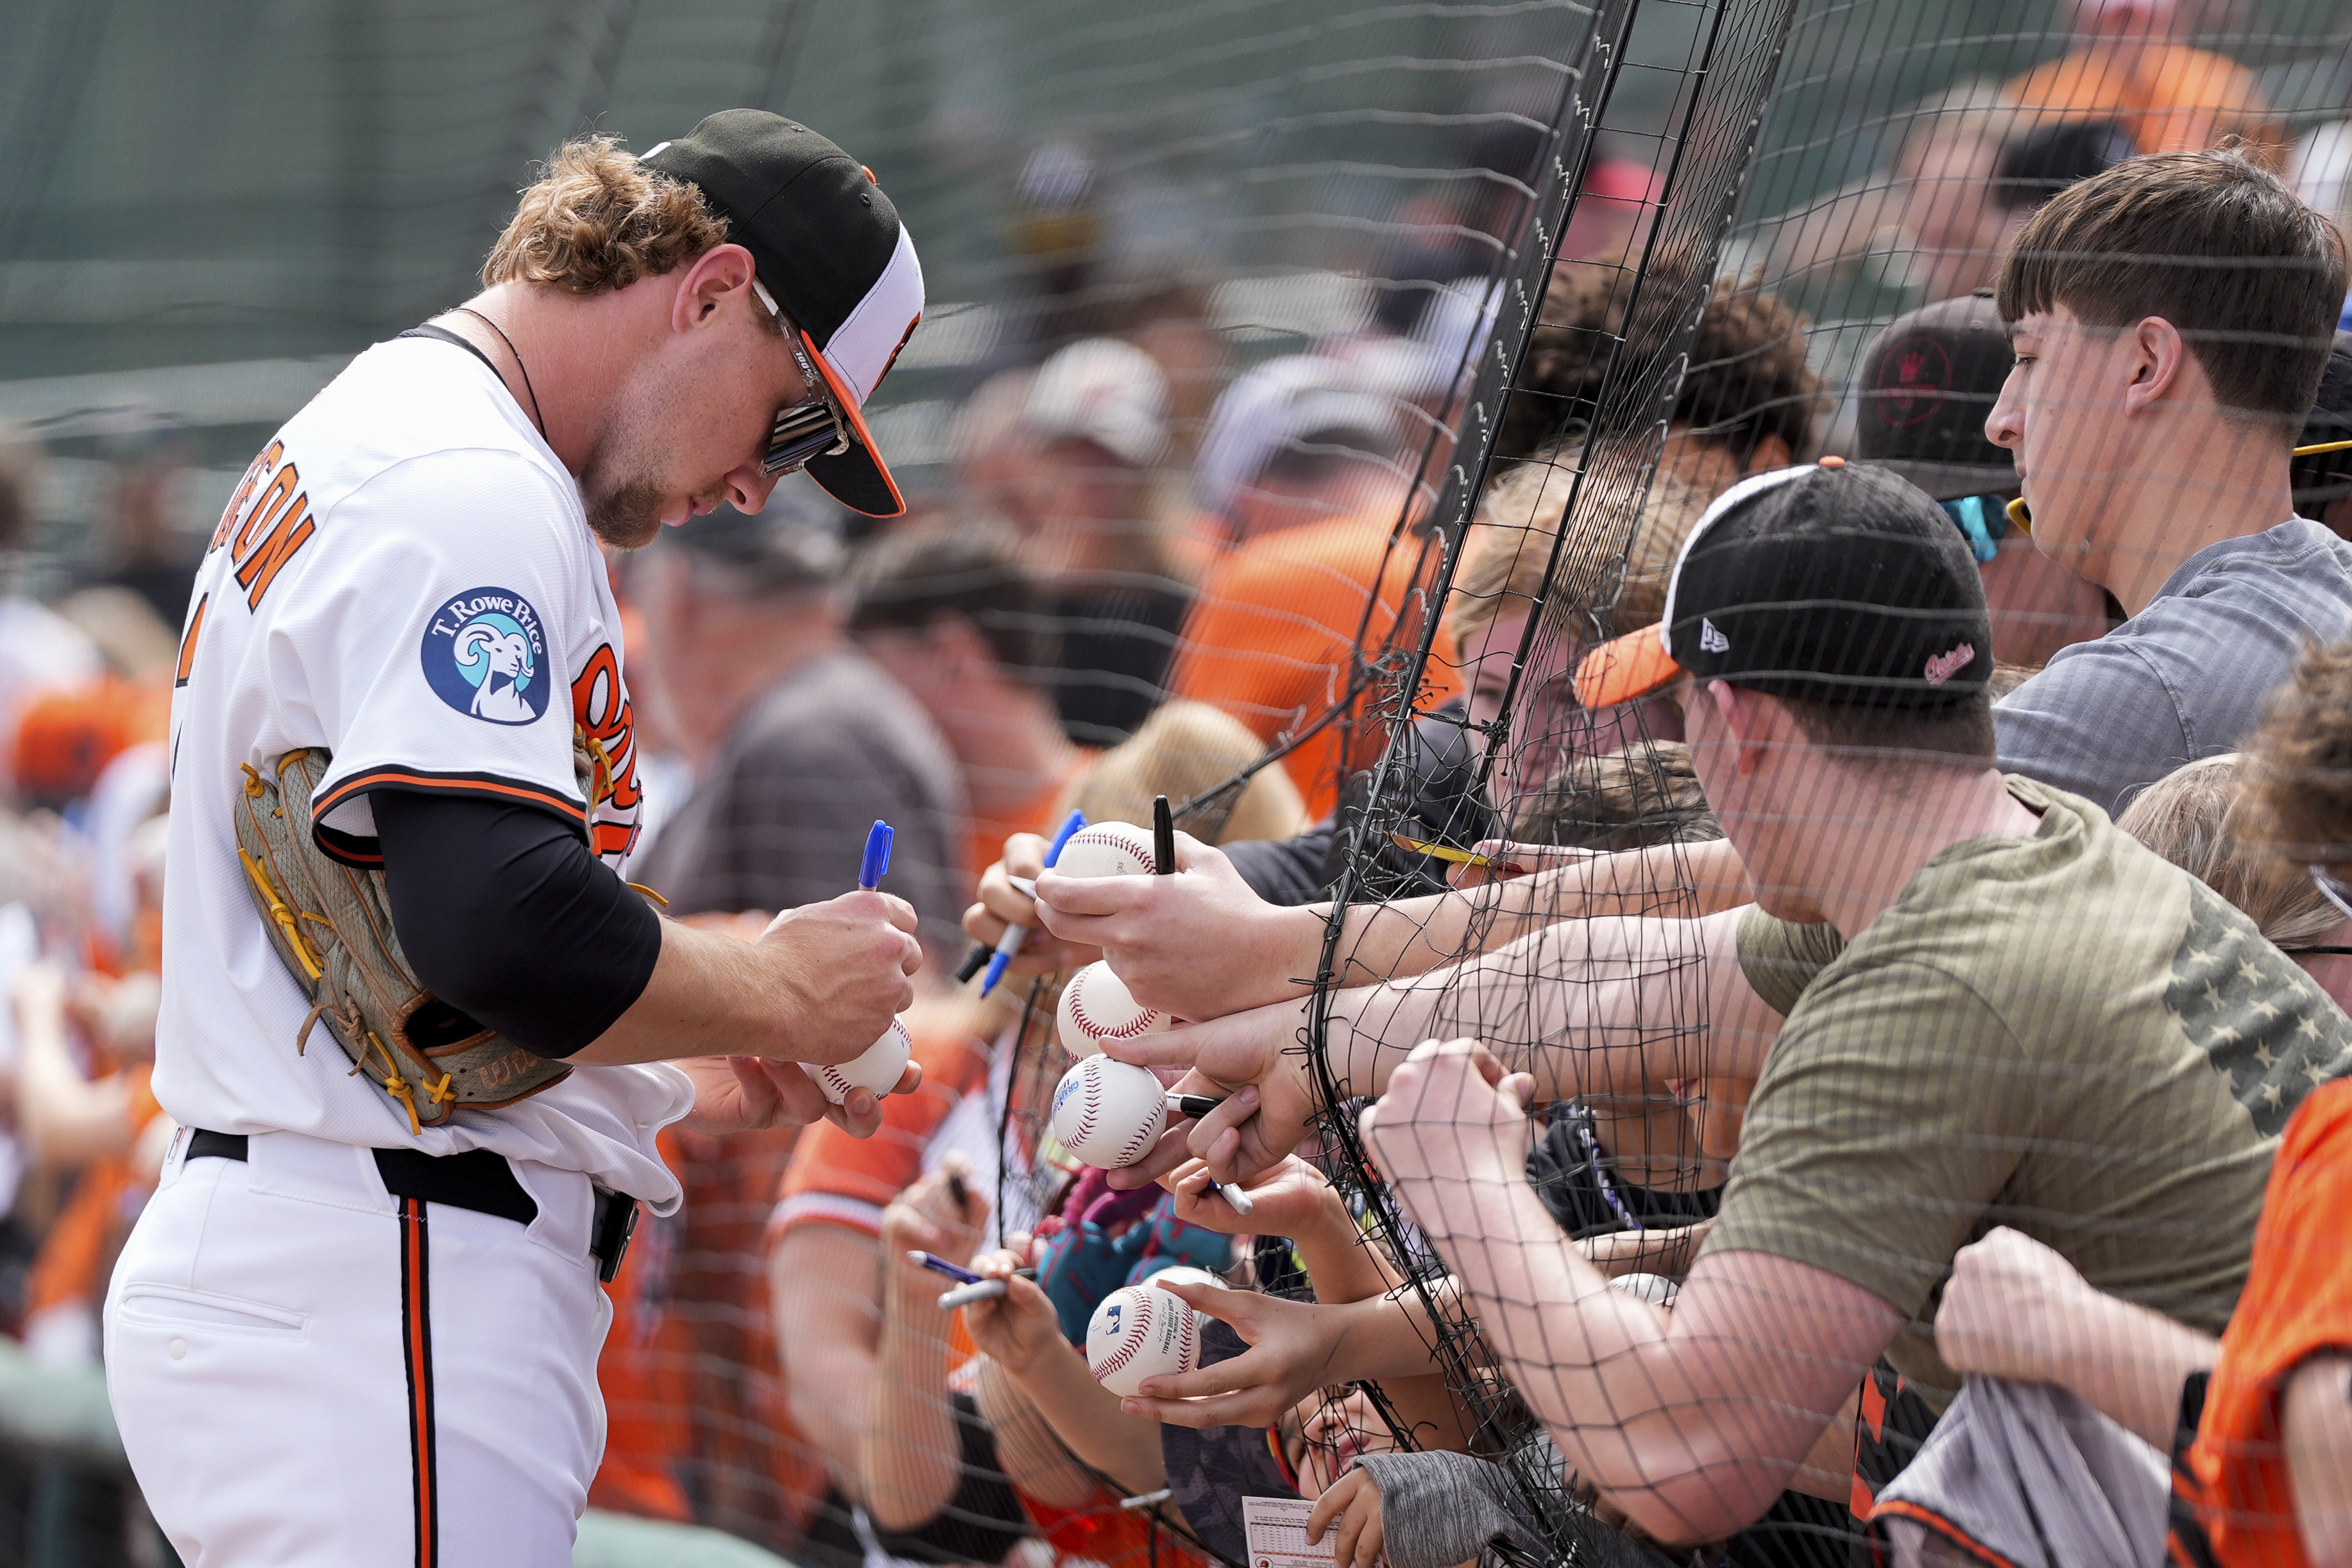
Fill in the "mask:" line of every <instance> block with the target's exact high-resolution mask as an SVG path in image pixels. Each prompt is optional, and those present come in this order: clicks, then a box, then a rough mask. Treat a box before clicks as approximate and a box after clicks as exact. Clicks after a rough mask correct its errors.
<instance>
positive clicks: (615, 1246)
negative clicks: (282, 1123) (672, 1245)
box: [187, 1127, 637, 1284]
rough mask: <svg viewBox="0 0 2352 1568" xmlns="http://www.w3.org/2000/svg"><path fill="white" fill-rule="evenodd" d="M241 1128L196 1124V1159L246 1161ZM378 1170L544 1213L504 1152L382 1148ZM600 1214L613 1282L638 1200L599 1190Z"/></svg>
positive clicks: (601, 1258)
mask: <svg viewBox="0 0 2352 1568" xmlns="http://www.w3.org/2000/svg"><path fill="white" fill-rule="evenodd" d="M245 1152H246V1141H245V1134H244V1133H242V1132H214V1131H209V1130H208V1129H205V1128H202V1127H199V1128H196V1129H194V1131H191V1132H190V1133H189V1134H188V1154H187V1157H188V1158H189V1159H191V1160H242V1159H244V1158H245ZM373 1153H374V1155H375V1168H376V1171H377V1173H379V1174H381V1175H382V1176H383V1189H384V1191H386V1192H388V1193H390V1194H392V1195H393V1196H394V1197H396V1198H415V1199H418V1200H420V1201H422V1202H424V1203H428V1204H447V1205H449V1206H450V1207H451V1208H460V1209H471V1210H473V1211H474V1212H475V1213H476V1214H487V1215H497V1216H498V1217H499V1218H500V1219H510V1220H512V1221H514V1222H515V1223H516V1224H517V1225H529V1224H530V1222H531V1221H533V1220H535V1219H537V1218H538V1217H539V1205H538V1203H537V1202H536V1201H534V1200H533V1199H532V1197H531V1195H530V1194H529V1193H527V1192H525V1191H524V1190H523V1185H522V1183H521V1182H520V1181H518V1180H516V1179H515V1173H514V1167H513V1166H512V1165H510V1164H509V1163H507V1158H506V1156H505V1155H503V1154H499V1153H495V1152H491V1151H490V1150H488V1149H468V1150H467V1151H466V1152H464V1153H462V1154H440V1155H434V1154H426V1153H422V1152H419V1151H417V1150H415V1149H377V1150H374V1151H373ZM594 1191H595V1194H596V1213H595V1217H594V1220H593V1224H592V1225H591V1226H590V1234H591V1235H592V1237H593V1240H592V1241H590V1243H589V1246H588V1250H589V1251H590V1252H591V1253H592V1254H593V1255H594V1256H595V1258H596V1265H597V1267H596V1278H597V1279H602V1280H604V1281H605V1282H606V1283H607V1284H609V1283H611V1282H612V1279H613V1276H614V1275H615V1274H618V1273H619V1272H620V1271H621V1259H622V1258H625V1257H627V1256H628V1252H629V1237H631V1236H633V1235H634V1234H635V1232H636V1228H637V1200H636V1199H635V1198H633V1197H630V1196H629V1195H627V1194H625V1193H608V1192H606V1191H604V1189H603V1188H602V1187H598V1188H596V1189H594Z"/></svg>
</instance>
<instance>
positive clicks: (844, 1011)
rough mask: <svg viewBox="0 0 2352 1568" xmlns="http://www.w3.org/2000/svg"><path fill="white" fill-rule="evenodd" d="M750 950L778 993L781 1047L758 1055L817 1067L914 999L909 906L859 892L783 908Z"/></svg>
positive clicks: (917, 964) (865, 1040) (837, 1058)
mask: <svg viewBox="0 0 2352 1568" xmlns="http://www.w3.org/2000/svg"><path fill="white" fill-rule="evenodd" d="M752 947H753V949H754V950H755V951H756V952H758V953H759V955H760V957H761V961H762V962H763V963H766V964H767V965H768V968H769V973H771V974H772V976H773V977H774V979H775V981H776V982H777V984H778V987H779V989H780V990H781V992H782V997H781V1003H782V1005H781V1009H780V1011H781V1014H782V1019H781V1021H782V1024H783V1047H782V1049H780V1050H775V1051H762V1052H761V1053H760V1054H761V1055H772V1056H781V1057H788V1058H791V1059H792V1060H793V1061H802V1062H814V1063H817V1064H820V1065H824V1064H830V1063H834V1062H845V1061H848V1060H849V1059H851V1058H854V1057H856V1056H858V1055H860V1054H861V1053H863V1052H864V1051H865V1050H866V1047H869V1046H871V1045H873V1044H874V1042H875V1041H876V1040H877V1039H879V1038H880V1037H881V1036H882V1034H883V1032H884V1031H885V1030H887V1029H888V1028H889V1026H890V1020H891V1019H892V1018H893V1017H896V1016H898V1014H900V1013H902V1012H904V1011H905V1010H906V1008H907V1006H908V1004H909V1003H911V1002H913V1001H914V999H915V987H914V983H913V981H912V980H911V979H910V978H909V976H911V975H912V974H913V973H915V971H917V970H918V969H920V968H921V967H922V966H923V946H922V943H920V942H917V941H916V940H915V908H914V906H913V905H912V904H909V903H908V902H907V900H904V899H900V898H894V897H893V896H891V895H890V894H888V893H878V892H874V891H871V890H868V889H858V890H856V891H853V892H847V893H844V894H842V895H841V896H840V897H839V898H834V899H827V900H824V902H823V903H817V904H803V905H802V906H801V907H800V908H798V909H793V910H785V911H784V912H783V913H782V914H780V915H778V916H777V917H776V918H775V919H774V920H773V921H770V922H769V923H768V929H767V930H766V931H761V933H760V940H759V941H758V942H754V943H752ZM812 1120H814V1118H812Z"/></svg>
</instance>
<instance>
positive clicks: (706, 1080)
mask: <svg viewBox="0 0 2352 1568" xmlns="http://www.w3.org/2000/svg"><path fill="white" fill-rule="evenodd" d="M672 1065H673V1066H675V1067H676V1068H678V1070H680V1071H681V1072H683V1073H685V1074H686V1076H687V1077H688V1079H690V1080H692V1082H693V1084H694V1109H693V1110H690V1111H688V1113H687V1118H686V1123H685V1124H686V1125H687V1126H688V1128H691V1129H692V1130H693V1131H697V1132H749V1131H753V1130H755V1129H758V1128H761V1127H798V1126H805V1125H806V1124H807V1123H809V1122H812V1121H830V1122H832V1123H833V1124H834V1125H835V1126H836V1127H838V1128H840V1129H841V1130H842V1131H845V1132H846V1133H848V1134H849V1135H850V1136H851V1137H852V1138H871V1137H873V1136H874V1134H875V1133H876V1132H877V1131H879V1130H880V1128H881V1126H882V1101H881V1100H880V1098H879V1097H877V1095H876V1094H875V1093H874V1092H873V1091H872V1090H871V1089H851V1090H850V1091H849V1096H848V1098H847V1099H846V1100H843V1101H842V1103H840V1104H839V1105H835V1104H833V1103H831V1102H830V1101H828V1100H826V1099H825V1098H824V1090H823V1089H819V1088H818V1087H817V1086H816V1080H815V1079H813V1078H811V1077H809V1075H808V1073H807V1072H806V1071H805V1070H803V1068H802V1067H801V1065H800V1064H799V1063H798V1062H786V1061H774V1060H772V1059H770V1058H766V1057H688V1058H684V1059H683V1060H680V1061H677V1062H675V1063H673V1064H672ZM922 1081H923V1068H922V1064H921V1063H919V1062H908V1064H907V1070H906V1071H905V1072H903V1073H900V1074H899V1075H898V1085H897V1086H896V1087H895V1088H894V1089H892V1090H891V1091H890V1092H892V1093H893V1094H912V1093H913V1092H914V1091H915V1089H917V1088H918V1087H919V1085H920V1084H921V1083H922Z"/></svg>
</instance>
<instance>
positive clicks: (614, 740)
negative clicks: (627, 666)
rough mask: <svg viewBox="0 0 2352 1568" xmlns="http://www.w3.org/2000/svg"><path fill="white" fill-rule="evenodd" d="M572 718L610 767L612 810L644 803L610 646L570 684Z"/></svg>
mask: <svg viewBox="0 0 2352 1568" xmlns="http://www.w3.org/2000/svg"><path fill="white" fill-rule="evenodd" d="M572 720H573V721H574V722H576V723H577V724H578V725H579V726H580V727H581V728H582V729H583V730H585V731H588V733H590V734H591V735H593V736H594V737H595V738H596V743H597V744H598V745H599V746H602V747H603V748H604V756H605V760H606V761H608V762H609V763H611V764H612V767H613V806H614V809H615V810H618V811H628V810H631V809H633V808H634V807H635V805H637V804H638V802H640V801H642V800H643V799H645V792H644V790H642V789H641V788H639V787H638V784H637V750H636V744H635V742H636V711H635V709H634V708H633V707H632V706H631V705H630V702H629V697H628V692H627V690H626V689H625V688H624V687H623V686H622V684H621V661H620V659H619V658H618V657H616V656H615V655H614V652H613V646H612V644H610V643H606V644H604V645H603V646H602V647H598V648H597V650H596V651H595V652H594V653H593V654H591V655H589V656H588V663H587V665H586V666H585V667H584V668H583V669H582V670H581V671H580V674H579V676H578V678H577V679H574V680H573V681H572ZM614 826H616V827H617V826H620V825H619V824H614ZM605 852H606V851H602V850H600V851H599V853H605Z"/></svg>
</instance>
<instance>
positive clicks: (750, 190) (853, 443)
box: [639, 109, 923, 517]
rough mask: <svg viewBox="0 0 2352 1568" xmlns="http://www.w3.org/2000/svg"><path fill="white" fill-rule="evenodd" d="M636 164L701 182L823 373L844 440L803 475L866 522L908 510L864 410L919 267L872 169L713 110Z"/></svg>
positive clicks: (899, 330)
mask: <svg viewBox="0 0 2352 1568" xmlns="http://www.w3.org/2000/svg"><path fill="white" fill-rule="evenodd" d="M639 161H640V162H642V163H646V165H647V166H649V167H651V168H654V169H657V170H659V171H661V172H662V173H663V174H669V175H671V176H673V177H675V178H677V179H680V180H689V181H692V182H693V183H694V184H696V185H698V186H699V187H700V188H701V191H702V197H703V200H704V201H705V202H706V203H707V204H708V205H709V206H710V208H711V210H712V211H713V212H714V213H716V214H717V215H718V216H720V217H723V218H725V219H726V220H727V227H728V235H729V237H730V238H731V239H732V240H733V241H734V242H735V243H736V244H738V245H740V246H741V247H744V248H745V249H746V250H749V251H750V252H751V260H752V264H753V265H754V267H755V268H757V269H758V272H759V278H760V281H761V283H762V284H763V285H764V286H765V287H766V288H767V289H768V291H769V292H770V293H771V294H772V295H773V296H774V297H775V300H776V302H777V304H779V305H780V306H782V309H783V313H784V315H785V317H786V318H787V319H788V320H789V321H790V322H791V324H792V326H793V328H794V329H796V330H797V331H798V332H799V334H800V338H801V342H802V345H803V347H804V348H805V349H806V350H807V351H808V353H809V356H810V358H811V359H813V360H814V362H815V363H816V367H817V369H818V371H819V373H820V374H823V375H824V381H825V386H826V388H827V390H828V391H829V392H830V393H831V394H832V396H833V401H834V404H835V407H836V408H837V409H838V411H839V412H840V414H841V416H842V417H843V419H844V421H845V423H846V424H847V425H848V426H849V433H850V437H851V439H850V441H849V444H848V446H847V447H845V449H844V450H842V451H840V452H836V453H830V454H826V455H824V456H820V457H817V458H812V459H811V460H810V462H809V465H808V471H809V477H810V478H811V479H814V480H815V481H816V482H817V483H818V484H820V485H822V486H824V489H825V490H826V491H827V492H828V493H829V494H831V495H832V496H833V498H834V499H835V500H838V501H840V502H841V503H842V504H843V505H844V506H846V507H849V508H851V509H853V510H857V511H862V512H864V513H866V515H867V516H868V517H896V516H898V514H899V513H900V512H902V511H904V510H907V502H906V498H905V497H904V496H902V495H901V494H900V493H899V490H898V481H897V480H896V479H892V478H891V477H890V470H889V468H888V467H887V465H886V464H885V463H884V462H883V460H882V453H881V450H880V448H878V447H876V446H875V444H874V435H873V432H872V431H871V430H869V429H868V428H867V427H866V418H865V415H864V413H863V408H864V405H865V403H866V399H867V398H869V397H871V396H873V395H874V392H875V389H876V388H877V387H878V386H880V385H881V384H882V378H883V377H884V376H886V375H887V374H889V373H890V366H891V364H892V363H894V362H895V361H896V360H897V359H898V351H899V350H901V349H903V348H905V347H906V346H907V340H908V338H909V337H911V336H912V335H913V334H914V331H915V326H916V323H917V322H919V321H921V319H922V314H923V268H922V264H921V263H920V262H919V261H918V260H917V259H916V257H915V242H914V241H913V240H912V239H911V238H909V237H908V234H907V229H906V226H905V225H904V224H902V223H900V222H899V221H898V208H897V207H895V206H893V205H891V204H890V198H889V197H887V196H886V195H883V194H882V187H881V186H880V185H879V184H877V183H876V182H875V179H874V173H873V171H872V170H870V169H868V168H866V166H865V165H864V164H863V163H858V162H857V160H856V159H855V158H852V157H851V156H850V155H849V154H848V153H845V152H843V151H842V150H841V148H840V147H839V146H837V145H835V143H834V142H831V141H828V140H827V139H826V138H824V137H823V136H820V135H818V134H817V133H816V132H814V131H811V130H810V129H809V128H808V127H807V126H805V125H803V124H800V123H799V122H797V121H791V120H787V119H785V118H784V117H783V116H782V115H780V114H770V113H768V112H766V111H765V110H757V109H729V110H721V111H720V112H719V113H717V114H714V115H711V116H710V117H709V119H707V120H705V121H702V123H701V124H699V125H698V126H696V127H695V128H694V129H693V131H691V132H688V134H686V135H684V136H681V137H679V138H678V139H677V141H675V142H662V143H661V144H660V145H659V146H656V147H653V148H649V149H648V150H647V151H646V153H645V154H644V155H643V157H642V158H641V159H640V160H639Z"/></svg>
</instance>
